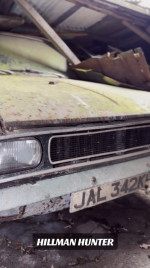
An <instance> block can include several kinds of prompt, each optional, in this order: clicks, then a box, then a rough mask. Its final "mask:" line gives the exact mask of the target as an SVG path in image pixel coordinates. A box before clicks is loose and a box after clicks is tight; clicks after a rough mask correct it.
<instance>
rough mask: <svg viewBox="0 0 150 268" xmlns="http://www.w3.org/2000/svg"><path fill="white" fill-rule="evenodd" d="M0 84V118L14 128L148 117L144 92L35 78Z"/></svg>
mask: <svg viewBox="0 0 150 268" xmlns="http://www.w3.org/2000/svg"><path fill="white" fill-rule="evenodd" d="M0 83H1V87H0V96H1V98H0V116H1V117H2V119H3V120H4V122H5V123H14V125H15V124H19V123H20V124H27V123H28V124H30V125H32V124H43V125H44V124H45V122H47V124H50V123H57V122H58V123H60V122H67V120H68V121H69V120H75V121H78V122H81V121H82V120H84V119H90V120H91V121H94V118H98V119H99V121H100V119H102V118H104V117H105V118H106V117H107V118H109V117H117V116H128V115H145V114H149V113H150V94H149V93H148V92H143V91H137V90H131V89H130V90H129V89H126V88H118V87H113V86H108V85H103V84H95V83H90V82H82V81H75V80H70V79H61V78H60V79H59V78H57V79H54V78H51V77H36V76H17V75H13V76H8V75H4V76H0Z"/></svg>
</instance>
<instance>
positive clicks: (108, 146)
mask: <svg viewBox="0 0 150 268" xmlns="http://www.w3.org/2000/svg"><path fill="white" fill-rule="evenodd" d="M149 144H150V126H148V127H139V128H128V129H119V130H114V131H112V130H110V131H108V132H98V133H94V132H93V133H85V134H82V135H81V134H76V135H75V136H73V135H71V134H70V135H66V136H61V135H60V136H56V137H52V139H51V143H50V158H51V161H52V162H53V163H55V162H61V161H67V160H68V161H69V160H71V159H78V158H79V159H80V158H85V157H89V158H90V157H92V156H95V155H100V154H105V153H106V154H107V153H108V154H109V153H111V152H118V151H123V150H128V149H131V150H132V149H135V148H136V147H141V146H147V145H149Z"/></svg>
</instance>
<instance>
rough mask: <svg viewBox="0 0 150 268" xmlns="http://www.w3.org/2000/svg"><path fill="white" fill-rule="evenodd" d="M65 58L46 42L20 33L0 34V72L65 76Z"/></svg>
mask: <svg viewBox="0 0 150 268" xmlns="http://www.w3.org/2000/svg"><path fill="white" fill-rule="evenodd" d="M66 72H67V62H66V59H65V58H64V57H63V56H62V55H61V54H60V53H58V52H57V51H56V50H54V49H53V48H52V47H50V45H49V44H48V43H47V42H44V41H43V40H41V39H38V38H31V37H23V36H21V35H13V34H6V33H1V34H0V74H14V73H15V74H16V73H24V74H31V73H34V74H41V75H51V76H53V77H65V76H66Z"/></svg>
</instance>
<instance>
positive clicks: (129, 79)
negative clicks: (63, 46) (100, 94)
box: [74, 48, 150, 90]
mask: <svg viewBox="0 0 150 268" xmlns="http://www.w3.org/2000/svg"><path fill="white" fill-rule="evenodd" d="M74 68H75V70H76V71H77V72H78V74H79V76H80V77H81V78H82V77H83V76H84V78H86V77H87V76H89V77H88V79H89V80H91V81H93V82H101V81H100V79H99V80H98V81H97V79H98V77H99V78H100V77H101V78H102V79H103V82H105V83H108V84H115V85H117V86H118V85H121V86H126V87H133V88H139V89H144V90H150V70H149V66H148V64H147V62H146V59H145V56H144V53H143V51H142V49H141V48H137V49H135V50H134V51H133V50H129V51H126V52H122V53H117V55H116V53H107V54H105V55H104V56H102V57H99V58H98V57H97V58H89V59H87V60H85V61H82V62H81V63H80V64H78V65H76V66H74ZM91 71H92V75H91ZM96 74H97V75H96ZM98 74H99V76H98ZM106 77H107V79H106ZM110 78H111V79H114V80H116V81H114V80H113V81H112V80H110ZM115 82H116V83H115Z"/></svg>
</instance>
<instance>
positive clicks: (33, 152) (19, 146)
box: [0, 138, 42, 173]
mask: <svg viewBox="0 0 150 268" xmlns="http://www.w3.org/2000/svg"><path fill="white" fill-rule="evenodd" d="M41 158H42V148H41V145H40V143H39V141H38V140H36V139H32V138H30V139H20V140H12V141H2V142H0V173H1V172H7V173H8V172H11V171H17V170H23V169H27V168H33V167H36V166H38V165H39V163H40V161H41Z"/></svg>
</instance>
